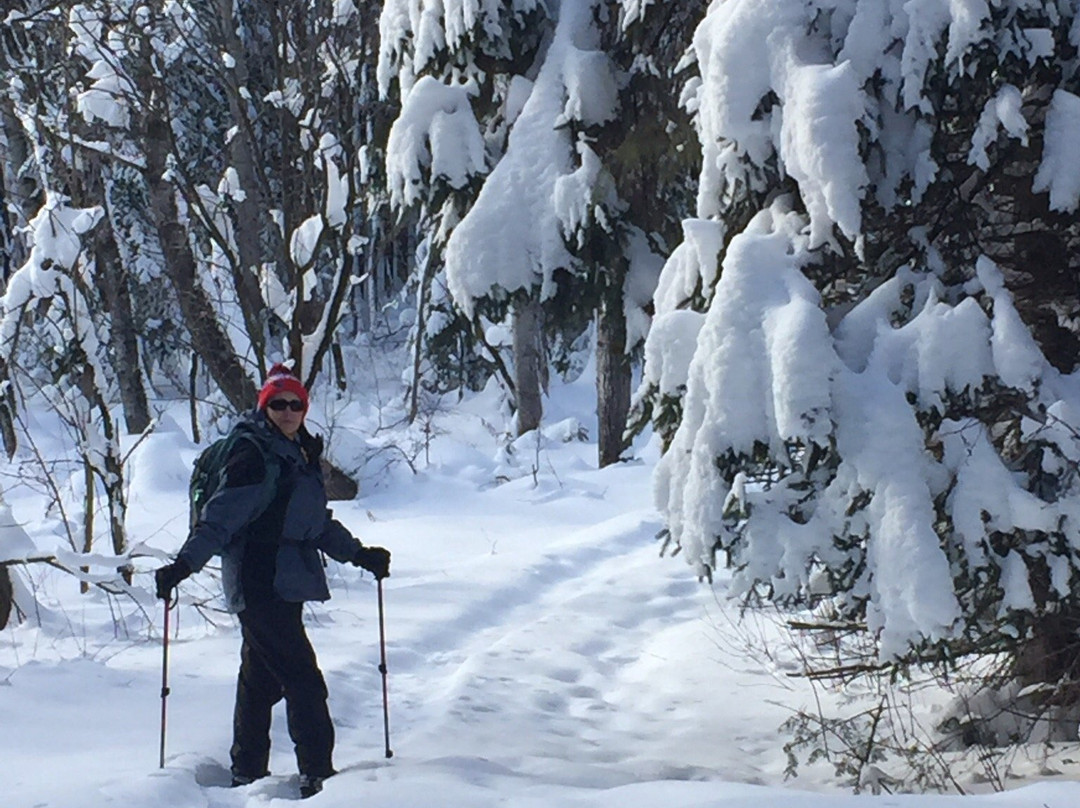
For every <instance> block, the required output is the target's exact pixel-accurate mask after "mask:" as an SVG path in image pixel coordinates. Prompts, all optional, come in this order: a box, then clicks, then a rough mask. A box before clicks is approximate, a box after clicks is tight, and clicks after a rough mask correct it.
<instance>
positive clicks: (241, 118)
mask: <svg viewBox="0 0 1080 808" xmlns="http://www.w3.org/2000/svg"><path fill="white" fill-rule="evenodd" d="M217 6H218V17H219V23H220V26H221V27H220V29H219V31H218V32H217V34H218V36H219V37H220V40H221V42H222V49H223V51H224V52H226V53H229V54H232V55H233V57H234V59H235V64H234V66H233V68H232V69H231V70H229V71H227V72H226V75H227V76H228V101H229V113H230V116H231V118H232V120H233V121H234V122H235V123H236V125H237V127H238V131H237V134H236V136H235V137H233V138H232V140H231V141H230V142H229V156H230V165H232V167H233V168H235V169H236V173H237V177H238V178H239V180H240V188H241V189H242V190H243V198H242V199H234V200H233V205H235V210H236V215H235V216H234V217H233V219H232V221H233V227H234V228H235V234H236V250H237V255H236V256H235V260H234V261H233V266H232V269H233V282H234V285H235V287H236V294H237V299H238V300H239V302H240V310H241V312H242V313H243V316H244V325H245V326H246V328H247V333H248V337H249V338H250V340H251V347H252V350H253V351H254V352H255V359H256V362H257V363H258V365H259V367H260V368H265V367H266V339H265V337H266V325H267V323H266V305H265V303H264V302H263V298H262V293H261V291H260V288H259V271H260V267H261V266H262V264H263V263H264V262H265V261H268V260H269V256H266V255H264V248H263V241H262V235H263V233H264V231H265V232H267V233H273V232H274V228H273V227H272V226H267V225H268V224H269V223H268V222H267V218H268V214H267V211H268V210H269V208H270V207H271V206H270V205H268V204H266V197H267V194H266V190H267V189H266V182H265V178H264V177H260V176H259V171H258V164H257V161H256V156H255V155H256V146H255V133H254V132H253V131H252V127H251V123H252V122H251V120H250V119H249V116H248V114H247V108H248V103H247V102H246V101H245V100H244V98H243V97H242V96H241V89H242V88H244V89H246V88H247V86H248V76H249V73H248V67H247V58H246V51H245V49H244V47H243V44H242V43H241V42H240V37H239V36H237V34H236V23H235V22H234V21H233V18H234V14H233V11H234V3H233V0H218V2H217ZM279 246H280V245H279Z"/></svg>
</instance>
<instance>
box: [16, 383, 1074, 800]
mask: <svg viewBox="0 0 1080 808" xmlns="http://www.w3.org/2000/svg"><path fill="white" fill-rule="evenodd" d="M582 393H584V391H582ZM470 409H471V414H470ZM551 409H552V410H553V411H554V410H557V409H558V407H557V406H556V405H553V406H552V408H551ZM490 415H491V408H490V407H489V408H488V409H486V410H485V408H484V407H482V406H480V405H479V404H477V406H475V407H472V408H470V407H463V408H461V409H460V410H459V411H457V412H456V413H455V414H454V415H453V416H443V417H441V418H440V419H438V420H437V421H436V423H437V425H438V427H439V431H441V432H443V433H446V434H443V435H442V436H439V437H436V438H435V439H434V440H433V442H432V443H431V445H430V447H429V453H428V461H429V462H428V463H427V464H426V465H425V464H424V462H420V464H419V465H420V468H419V473H417V474H415V475H413V474H412V473H410V472H409V470H408V468H407V467H406V466H405V465H404V464H398V465H396V466H395V467H394V469H393V471H392V472H391V473H390V474H389V475H388V476H385V477H383V478H382V479H381V480H380V481H379V482H378V484H377V485H375V486H369V488H368V490H365V491H364V492H363V493H362V495H361V497H360V498H359V499H358V500H356V501H354V502H351V503H339V504H338V507H337V509H336V511H335V512H336V514H337V515H338V517H339V518H341V519H342V520H343V521H344V522H345V523H346V524H347V525H348V526H350V528H351V529H353V530H354V531H355V532H356V533H357V534H358V535H360V536H361V537H362V538H363V539H364V540H365V541H366V542H368V543H372V544H379V545H384V546H386V547H388V548H390V549H391V550H392V551H393V553H394V561H393V571H392V576H391V577H390V578H389V579H388V580H387V581H386V584H385V590H384V594H385V615H386V634H387V650H388V664H389V677H388V681H389V690H390V713H389V717H390V745H391V747H392V749H393V751H394V755H393V757H392V758H391V759H389V760H388V759H386V757H385V755H384V737H383V715H382V703H381V691H380V686H381V685H380V679H381V677H380V674H379V672H378V662H379V644H378V623H377V608H376V587H375V585H374V582H373V581H372V580H371V578H370V577H369V576H366V575H365V574H362V573H361V572H360V571H358V570H355V569H353V568H351V567H349V568H341V567H338V566H337V565H335V564H333V563H332V562H331V570H330V573H331V583H332V586H333V591H334V596H333V599H332V600H331V601H330V602H329V603H328V604H325V605H316V606H314V607H313V608H311V609H309V610H308V612H307V618H306V619H307V623H308V625H309V628H310V634H311V637H312V641H313V643H314V645H315V648H316V650H317V652H318V654H319V659H320V662H321V664H322V667H323V669H324V671H325V672H326V675H327V681H328V685H329V688H330V694H331V711H332V713H333V715H334V718H335V722H336V726H337V732H338V743H337V752H336V760H335V763H336V765H337V767H338V769H339V770H340V774H339V775H338V776H337V777H334V778H333V779H331V780H329V781H328V782H327V783H326V787H325V790H324V791H323V793H322V794H320V795H318V796H316V797H315V798H313V799H312V800H311V801H310V804H311V805H313V806H314V805H323V806H338V807H339V808H352V807H353V806H357V805H371V806H380V808H406V806H408V807H409V808H413V807H416V808H418V807H419V806H447V807H448V808H486V807H487V806H496V805H505V806H513V807H514V808H539V806H582V807H584V806H621V808H639V807H640V808H644V807H645V806H673V808H691V806H700V807H701V808H704V806H744V805H745V806H749V805H760V804H767V805H792V806H804V807H805V808H824V806H833V805H843V804H845V803H852V804H854V800H855V799H856V798H853V797H850V796H845V795H847V794H850V789H846V788H843V787H842V786H841V785H840V784H839V783H838V782H837V781H836V780H834V779H833V778H832V775H831V767H829V766H827V765H824V764H818V765H815V766H812V767H809V768H804V769H800V777H798V778H796V779H794V780H790V781H785V777H784V769H785V766H786V762H787V761H786V757H785V755H784V753H783V750H782V745H783V743H784V741H785V740H786V739H785V738H784V737H783V736H782V735H781V734H780V733H779V731H778V726H779V724H780V723H781V722H782V721H783V720H784V719H786V718H788V717H789V716H790V715H791V712H792V710H794V709H798V708H802V707H810V706H812V700H813V695H812V693H811V691H810V690H809V689H808V687H807V686H806V685H805V684H804V683H803V682H802V680H796V679H792V678H791V677H789V676H787V674H788V673H790V672H791V671H792V670H794V669H795V668H794V666H793V664H791V663H790V662H787V663H785V662H784V654H783V653H782V652H780V649H779V647H778V646H777V648H776V649H774V650H775V651H776V653H773V654H771V657H772V659H771V661H769V660H766V659H764V658H762V657H760V656H758V655H752V654H748V653H747V652H746V651H745V650H744V646H745V638H746V636H747V635H749V634H759V635H760V636H762V637H766V638H767V637H769V636H772V632H773V631H774V629H773V628H772V627H770V624H769V623H768V622H765V623H760V622H758V621H750V622H748V623H743V624H737V609H736V608H735V607H734V606H733V605H732V604H731V603H730V602H728V601H726V600H724V583H723V582H722V581H721V582H718V583H717V584H716V585H714V586H713V587H712V588H710V587H709V586H707V585H704V584H699V583H697V582H696V580H695V579H694V578H693V577H692V575H691V574H690V571H689V567H687V566H686V564H684V563H683V562H682V560H681V559H680V558H676V559H670V558H666V559H660V558H658V547H659V545H658V543H657V542H656V541H655V538H654V537H655V534H656V533H657V531H658V529H659V528H660V522H659V520H658V517H657V514H656V512H655V511H654V509H653V507H652V505H651V500H652V495H651V474H652V470H653V466H654V464H655V459H656V458H655V450H654V448H653V447H651V446H643V447H640V450H639V455H640V457H639V459H638V460H636V461H634V462H631V463H626V464H620V465H617V466H615V467H610V468H607V469H605V470H602V471H598V470H596V468H595V459H594V458H595V446H594V445H592V444H590V443H586V442H581V441H578V440H570V441H566V442H564V441H563V438H565V437H568V436H571V435H573V434H574V433H575V432H576V431H577V430H576V425H575V424H574V423H573V422H562V423H558V422H557V423H556V424H555V425H554V426H552V427H550V428H548V429H547V431H546V433H545V436H543V437H542V438H541V439H540V442H539V444H538V443H537V440H536V438H535V436H527V437H526V438H523V439H521V440H519V441H518V442H517V444H515V446H514V447H513V451H511V452H507V451H505V450H501V449H499V445H498V440H497V439H496V437H495V436H494V435H493V434H492V432H491V431H490V427H489V426H488V423H489V420H488V419H489V418H490ZM481 416H484V417H481ZM451 434H452V436H451ZM342 440H343V442H345V441H344V438H342ZM194 453H195V448H194V446H193V444H191V442H190V440H189V439H188V438H187V437H186V436H185V435H184V434H183V433H182V432H181V431H180V430H179V429H178V428H174V429H173V431H169V430H168V429H164V430H163V431H161V432H159V433H156V434H155V435H153V436H152V437H151V438H150V439H149V440H148V441H146V442H145V444H144V445H142V446H140V447H139V448H138V449H137V450H136V454H135V455H134V457H133V458H132V461H131V463H132V465H131V468H132V470H133V471H132V473H133V484H132V496H131V501H132V506H131V514H130V520H131V529H132V535H133V537H136V538H140V539H145V540H147V542H148V545H149V546H150V547H157V548H159V549H161V550H165V551H174V550H175V549H176V548H177V547H178V546H179V543H180V542H181V540H182V538H183V536H182V533H181V530H180V529H179V528H178V527H177V526H178V525H183V524H184V518H185V510H184V509H185V508H186V499H185V497H186V493H185V484H186V473H187V472H186V469H187V464H188V463H189V462H190V459H191V458H192V457H193V455H194ZM534 469H535V472H534ZM14 494H15V492H12V493H9V501H10V502H11V504H12V505H13V509H14V512H15V514H16V516H17V518H19V519H20V520H22V521H24V522H25V523H26V527H27V530H28V533H29V534H30V535H31V536H32V537H33V538H34V540H35V541H37V543H38V544H39V546H42V545H44V544H45V543H47V542H48V541H49V539H48V537H47V536H42V535H40V534H41V528H42V526H43V525H44V524H46V522H45V521H43V520H42V519H41V516H40V511H39V512H38V515H37V516H36V517H35V515H34V511H33V510H32V508H33V507H34V505H33V502H32V500H31V498H30V497H29V496H26V497H23V498H19V497H17V496H15V495H14ZM156 563H157V562H155V561H153V560H152V559H147V558H144V559H142V560H141V561H140V564H139V573H140V574H139V575H137V576H136V579H137V580H136V583H137V584H139V585H141V586H143V587H148V586H149V581H150V576H149V575H147V574H145V573H147V572H148V571H149V570H151V569H153V567H154V566H155V565H156ZM32 577H33V579H34V581H35V582H36V583H35V585H36V586H38V587H39V592H38V594H39V600H40V601H41V603H42V611H41V613H40V615H32V616H31V618H30V619H29V620H28V621H26V622H24V623H23V624H22V625H19V626H14V627H11V628H9V629H8V630H6V631H5V632H4V633H3V635H2V643H0V685H2V686H0V726H2V727H3V732H2V733H0V791H2V793H3V799H2V803H3V805H4V806H7V807H8V808H101V806H105V805H111V804H116V805H123V806H125V808H160V806H162V805H169V806H190V807H191V808H204V807H205V808H240V807H241V806H265V805H274V804H284V803H285V802H287V801H292V800H294V799H295V798H296V793H297V784H296V775H295V770H294V762H293V759H292V752H291V747H290V743H289V740H288V736H287V734H286V729H285V722H284V713H283V711H282V712H279V713H276V714H275V724H274V730H273V732H274V735H273V739H274V749H273V755H272V759H271V768H272V769H273V772H274V776H273V777H271V778H268V779H267V780H263V781H260V782H257V783H256V784H254V785H251V786H248V787H245V788H238V789H229V788H225V787H224V786H225V785H226V784H227V783H228V774H227V771H226V769H225V766H226V765H227V761H228V745H229V742H230V727H231V710H232V699H233V690H234V687H235V676H236V667H237V655H238V648H239V636H238V630H237V628H236V626H235V624H234V622H233V620H232V618H230V617H229V616H227V615H224V614H221V613H219V612H216V611H213V609H215V608H217V605H218V602H217V600H216V597H217V592H218V584H217V581H216V580H214V578H213V576H212V575H210V574H207V573H205V572H204V573H202V574H200V575H199V576H196V577H195V578H194V579H192V580H191V581H188V582H186V583H185V584H184V585H183V586H182V587H181V591H182V595H183V597H182V604H181V606H180V608H179V611H178V612H174V613H173V614H174V615H175V616H174V618H173V620H174V625H175V624H176V623H177V622H178V623H179V625H178V627H177V630H176V634H175V636H174V638H173V640H172V642H171V643H170V657H171V659H170V666H169V683H170V686H171V689H172V692H171V695H170V697H169V699H168V733H167V765H166V767H165V769H164V770H159V769H158V765H157V764H158V741H159V718H160V698H159V695H160V684H161V642H160V639H161V637H160V633H161V623H162V614H161V607H160V605H159V604H158V603H155V601H154V600H153V598H152V597H151V595H150V594H149V592H147V593H146V595H145V597H143V599H142V601H141V603H140V604H139V606H140V607H141V608H142V609H145V612H142V611H141V610H140V608H137V607H134V606H133V605H132V603H131V602H130V601H127V600H123V599H122V600H119V601H113V602H111V603H110V602H108V600H106V598H105V597H104V595H103V594H101V593H100V592H93V593H91V594H89V595H86V596H80V595H78V594H77V592H76V591H75V590H76V585H75V583H74V582H73V581H72V580H71V579H70V578H66V577H63V576H58V575H57V574H55V573H43V572H41V570H34V571H33V575H32ZM207 601H208V602H207ZM204 602H206V604H205V606H204V607H198V608H197V607H196V605H195V604H196V603H204ZM39 617H40V619H41V621H42V623H43V624H44V625H43V627H41V628H39V627H38V619H39ZM147 618H149V619H150V620H151V621H152V624H151V625H148V624H147ZM1075 751H1076V750H1074V752H1075ZM1072 757H1076V755H1075V754H1073V755H1072ZM1069 758H1070V754H1069V752H1068V751H1067V750H1064V751H1059V754H1058V759H1057V760H1056V761H1055V765H1057V766H1058V769H1057V770H1058V771H1062V772H1066V773H1067V772H1068V770H1069V767H1068V765H1067V764H1068V759H1069ZM1063 759H1064V760H1063ZM1017 771H1018V772H1019V774H1021V775H1022V776H1025V777H1026V776H1032V777H1034V776H1036V775H1037V774H1038V771H1039V767H1038V765H1035V764H1018V765H1017ZM1048 771H1049V764H1048V766H1047V772H1048ZM1073 772H1074V773H1075V767H1073ZM1025 782H1026V781H1024V780H1012V781H1010V782H1009V785H1010V786H1021V785H1024V784H1025ZM975 789H976V790H978V789H979V786H978V784H975ZM982 790H988V789H987V787H986V786H983V787H982ZM857 799H858V801H859V804H860V805H866V804H869V805H877V806H884V805H897V804H900V802H898V800H897V798H895V797H887V796H882V797H859V798H857ZM1078 799H1080V785H1077V784H1075V783H1073V782H1069V778H1068V777H1066V776H1057V777H1051V778H1048V780H1047V781H1046V782H1041V783H1038V784H1033V785H1027V786H1026V787H1024V788H1021V789H1019V790H1017V791H1013V792H1009V793H1008V794H1006V795H999V796H996V797H987V798H986V800H987V801H986V802H985V803H984V801H983V800H984V798H981V797H976V798H965V797H921V798H915V797H911V798H906V797H905V798H903V800H902V802H903V804H905V805H910V804H916V805H920V806H921V805H922V804H926V805H927V806H929V805H931V804H932V805H935V806H940V805H946V804H947V805H949V806H959V805H961V804H963V805H968V804H974V805H982V804H986V805H994V806H1001V807H1002V808H1004V807H1005V806H1009V807H1010V808H1011V807H1015V808H1041V807H1042V806H1049V808H1066V806H1072V805H1075V804H1076V803H1077V800H1078Z"/></svg>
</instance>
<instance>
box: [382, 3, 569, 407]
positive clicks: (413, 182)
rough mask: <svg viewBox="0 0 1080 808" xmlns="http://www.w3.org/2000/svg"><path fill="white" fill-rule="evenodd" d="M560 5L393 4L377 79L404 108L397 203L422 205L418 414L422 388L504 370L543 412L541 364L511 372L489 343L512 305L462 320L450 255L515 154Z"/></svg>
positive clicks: (396, 153)
mask: <svg viewBox="0 0 1080 808" xmlns="http://www.w3.org/2000/svg"><path fill="white" fill-rule="evenodd" d="M551 12H552V9H551V8H549V5H548V4H546V3H542V2H539V0H499V1H498V2H490V3H485V2H478V0H462V2H454V3H447V4H444V3H442V2H434V1H432V0H422V1H421V2H419V3H413V2H405V1H404V0H387V2H385V3H384V4H383V11H382V15H381V18H380V23H379V30H380V59H379V85H380V88H381V90H382V92H383V94H384V96H388V97H393V96H394V95H395V94H397V95H399V96H400V98H401V104H402V108H401V113H400V115H399V116H398V119H397V120H396V121H395V122H394V125H393V128H392V130H391V132H390V139H389V142H388V145H387V177H388V181H389V186H390V194H391V200H392V204H393V205H394V207H395V208H396V209H398V210H401V211H406V210H407V211H413V212H414V213H415V215H416V217H417V220H418V231H419V237H418V239H417V241H418V245H417V246H418V249H417V252H416V264H415V268H414V271H413V277H412V281H411V287H412V290H413V293H414V295H415V311H416V322H415V324H414V327H413V333H412V334H411V336H410V340H411V342H412V355H413V360H412V363H411V367H410V368H409V369H408V371H407V374H406V377H407V380H408V383H409V386H410V391H411V393H410V400H411V404H410V412H411V415H412V416H413V417H415V415H416V410H417V405H418V395H419V391H420V389H421V387H424V386H426V387H431V388H434V389H442V388H444V387H445V386H447V385H455V384H460V383H464V384H465V385H467V386H477V385H479V384H482V383H483V382H484V381H485V380H486V378H487V377H488V376H489V375H490V374H491V373H493V372H498V371H500V370H501V371H502V375H503V378H504V381H505V383H506V384H507V386H508V387H510V388H511V389H512V390H514V392H515V399H516V404H517V406H518V410H519V414H520V412H521V410H522V407H523V405H524V406H525V409H526V410H528V411H530V412H531V411H532V410H533V409H534V407H533V406H530V405H529V404H526V401H529V400H531V399H532V398H533V396H531V395H530V392H531V391H532V390H537V391H538V389H539V385H540V381H539V374H540V372H541V367H540V363H539V362H538V361H534V362H528V363H526V362H523V361H519V362H517V363H516V365H515V367H514V371H515V378H511V377H510V375H509V373H508V372H507V371H506V369H505V363H504V362H503V360H502V358H501V354H500V347H501V346H500V344H499V342H498V341H496V344H491V343H490V342H489V337H491V336H493V335H495V334H497V333H498V329H492V328H491V327H490V326H491V324H492V322H495V323H498V322H499V321H500V320H501V319H502V318H503V316H504V314H505V307H503V309H501V310H499V311H491V312H487V314H489V315H490V320H489V322H487V323H484V322H483V321H482V319H481V318H478V317H472V316H471V314H472V313H471V312H469V313H467V315H468V316H466V315H463V314H462V312H461V309H460V308H459V307H457V306H456V305H455V304H454V302H453V299H452V296H451V294H450V290H449V286H448V279H447V273H446V265H445V259H444V253H445V248H446V244H447V240H448V239H449V237H450V234H451V233H452V232H453V230H454V228H455V227H457V226H458V224H459V222H460V221H461V219H462V217H463V216H465V214H466V212H467V211H468V210H469V209H470V207H471V205H472V204H473V202H474V201H475V199H476V197H477V192H478V190H479V187H480V184H481V181H482V178H483V177H484V176H485V175H486V174H487V172H488V171H489V170H490V168H491V166H492V165H493V164H495V163H497V162H498V161H499V160H500V159H501V157H502V155H503V153H504V151H505V149H506V145H507V133H508V131H509V128H510V126H511V125H512V124H513V123H514V121H515V120H516V118H517V116H518V114H519V112H520V110H521V106H522V104H523V102H524V98H525V97H526V96H527V95H528V92H529V90H530V88H531V81H532V79H533V78H534V77H535V74H536V70H537V59H538V58H539V56H540V54H541V53H542V51H543V47H544V46H545V43H546V41H547V39H548V38H549V37H550V33H551V28H552V24H553V21H552V19H551V16H550V15H551ZM538 327H539V323H537V328H536V329H534V330H533V331H532V336H531V337H528V338H525V339H524V340H522V339H520V338H521V336H522V334H521V331H520V330H519V332H518V337H519V340H518V341H519V342H523V343H527V344H528V346H529V348H530V350H529V352H528V355H529V356H538V354H539V350H538V348H537V350H535V351H534V350H532V348H534V347H537V343H538V339H539V331H538ZM536 400H537V402H538V392H537V394H536Z"/></svg>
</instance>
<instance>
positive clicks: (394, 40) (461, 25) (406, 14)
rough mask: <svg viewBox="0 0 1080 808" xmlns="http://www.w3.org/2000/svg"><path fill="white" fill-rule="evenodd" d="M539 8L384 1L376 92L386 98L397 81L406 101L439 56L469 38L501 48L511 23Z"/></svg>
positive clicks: (517, 3)
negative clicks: (406, 95)
mask: <svg viewBox="0 0 1080 808" xmlns="http://www.w3.org/2000/svg"><path fill="white" fill-rule="evenodd" d="M542 2H543V0H387V1H386V2H385V3H383V8H382V13H381V14H380V16H379V43H380V44H379V64H378V71H377V78H378V82H379V89H380V92H381V93H382V94H383V95H386V93H387V92H388V90H389V87H390V83H391V81H392V80H394V79H397V80H398V83H399V85H400V87H401V94H402V95H403V96H404V95H405V94H407V93H408V92H409V91H410V90H411V89H412V86H413V84H414V82H415V81H416V77H417V76H419V75H420V74H421V73H422V72H423V71H424V70H425V69H426V68H427V67H429V66H430V65H431V63H432V62H433V61H434V60H435V59H436V57H437V56H438V55H439V54H440V53H441V52H443V51H445V50H451V51H453V50H456V49H458V48H459V47H461V46H462V44H463V43H464V41H465V40H466V39H470V38H471V39H473V40H488V41H491V42H493V43H497V42H500V40H501V38H502V37H503V36H504V35H505V34H506V30H505V29H506V25H507V24H508V23H509V22H510V21H511V20H519V21H520V20H521V19H523V18H524V17H525V15H527V14H529V13H530V12H532V11H534V10H535V9H536V8H537V6H538V5H541V4H542ZM502 47H505V45H503V46H502ZM502 55H505V54H502Z"/></svg>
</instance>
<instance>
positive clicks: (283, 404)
mask: <svg viewBox="0 0 1080 808" xmlns="http://www.w3.org/2000/svg"><path fill="white" fill-rule="evenodd" d="M293 402H296V403H295V404H294V403H293ZM298 405H301V401H300V396H298V395H296V393H288V392H281V393H278V394H277V395H276V396H274V397H273V398H272V399H270V400H269V401H268V402H267V403H266V417H267V418H269V419H270V421H271V422H272V423H273V424H274V426H276V427H277V428H278V429H280V430H281V433H282V434H283V435H284V436H285V437H286V438H289V439H290V440H291V439H292V438H294V437H296V433H297V432H299V431H300V426H301V425H302V424H303V423H304V415H306V413H305V412H304V410H303V408H302V407H300V408H299V409H295V408H297V407H298Z"/></svg>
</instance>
